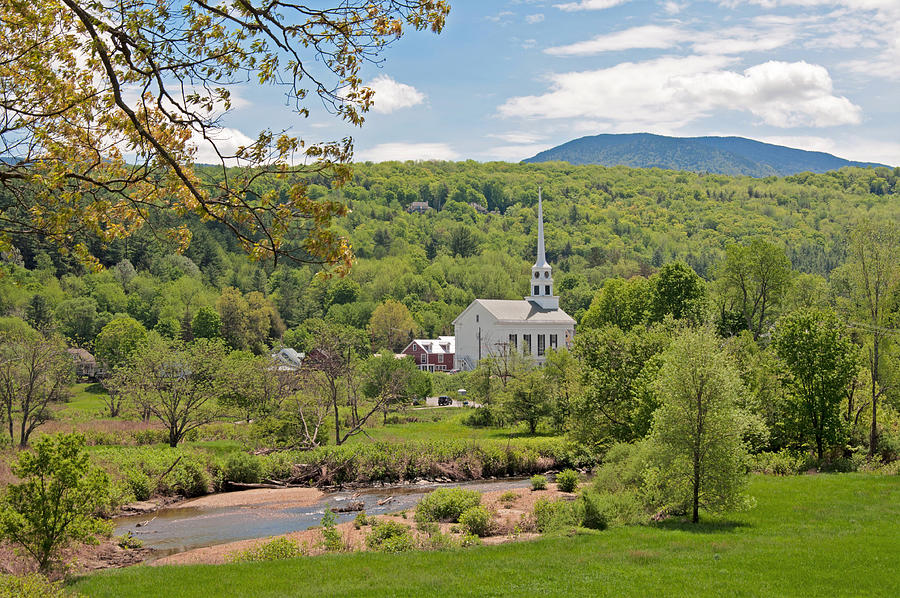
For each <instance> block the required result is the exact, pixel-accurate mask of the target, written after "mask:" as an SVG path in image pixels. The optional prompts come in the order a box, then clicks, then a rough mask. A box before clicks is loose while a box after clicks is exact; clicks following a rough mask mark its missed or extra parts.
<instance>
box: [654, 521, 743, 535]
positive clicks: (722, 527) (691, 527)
mask: <svg viewBox="0 0 900 598" xmlns="http://www.w3.org/2000/svg"><path fill="white" fill-rule="evenodd" d="M651 527H654V528H656V529H659V530H668V531H679V532H691V533H693V534H727V533H734V532H736V531H737V530H739V529H741V528H745V527H752V526H750V525H749V524H747V523H745V522H743V521H703V519H701V520H700V523H691V522H690V521H688V520H687V519H684V518H680V517H679V518H672V519H666V520H665V521H660V522H659V523H654V524H653V525H652V526H651Z"/></svg>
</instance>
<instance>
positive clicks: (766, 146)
mask: <svg viewBox="0 0 900 598" xmlns="http://www.w3.org/2000/svg"><path fill="white" fill-rule="evenodd" d="M551 161H562V162H570V163H571V164H600V165H603V166H631V167H632V168H665V169H669V170H688V171H692V172H714V173H719V174H730V175H746V176H752V177H766V176H787V175H791V174H796V173H798V172H827V171H829V170H836V169H838V168H843V167H844V166H859V167H867V166H884V165H883V164H875V163H869V162H852V161H850V160H844V159H843V158H838V157H837V156H832V155H831V154H826V153H824V152H809V151H806V150H799V149H793V148H789V147H784V146H780V145H772V144H771V143H762V142H759V141H754V140H752V139H744V138H743V137H665V136H662V135H651V134H649V133H631V134H624V135H594V136H591V137H582V138H580V139H575V140H573V141H569V142H567V143H564V144H562V145H559V146H557V147H554V148H552V149H549V150H546V151H543V152H541V153H539V154H537V155H536V156H534V157H532V158H528V159H526V160H523V162H527V163H535V162H551Z"/></svg>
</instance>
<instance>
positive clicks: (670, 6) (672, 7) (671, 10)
mask: <svg viewBox="0 0 900 598" xmlns="http://www.w3.org/2000/svg"><path fill="white" fill-rule="evenodd" d="M687 6H688V3H687V2H685V3H683V4H679V3H678V2H672V1H671V0H670V1H668V2H664V3H663V10H664V11H666V14H670V15H677V14H678V13H680V12H681V11H682V10H684V9H685V8H687Z"/></svg>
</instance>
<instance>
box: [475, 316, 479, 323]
mask: <svg viewBox="0 0 900 598" xmlns="http://www.w3.org/2000/svg"><path fill="white" fill-rule="evenodd" d="M475 321H476V322H477V321H478V314H475Z"/></svg>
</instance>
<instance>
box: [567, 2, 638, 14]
mask: <svg viewBox="0 0 900 598" xmlns="http://www.w3.org/2000/svg"><path fill="white" fill-rule="evenodd" d="M630 1H631V0H581V1H580V2H566V3H565V4H554V5H553V6H555V7H556V8H558V9H560V10H564V11H566V12H573V11H576V10H604V9H607V8H612V7H613V6H618V5H620V4H625V3H626V2H630Z"/></svg>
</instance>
